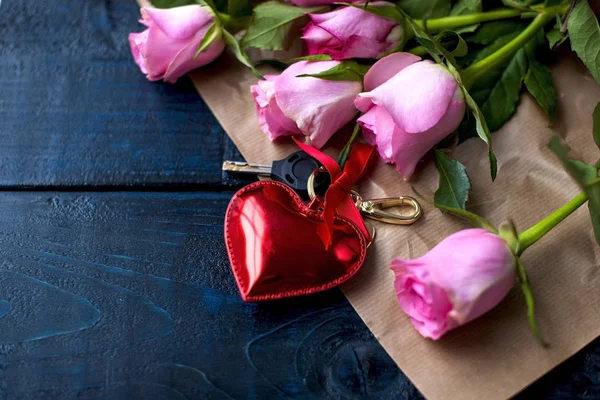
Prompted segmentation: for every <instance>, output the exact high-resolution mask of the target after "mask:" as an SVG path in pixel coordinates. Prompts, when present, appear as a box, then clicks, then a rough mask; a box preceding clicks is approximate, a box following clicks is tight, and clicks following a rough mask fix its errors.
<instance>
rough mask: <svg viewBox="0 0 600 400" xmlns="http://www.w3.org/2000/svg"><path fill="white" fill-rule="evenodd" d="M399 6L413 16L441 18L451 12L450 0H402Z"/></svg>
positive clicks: (417, 17) (418, 17)
mask: <svg viewBox="0 0 600 400" xmlns="http://www.w3.org/2000/svg"><path fill="white" fill-rule="evenodd" d="M397 4H398V7H400V8H401V9H402V10H404V11H405V12H406V13H407V14H408V15H410V17H411V18H416V19H426V18H427V19H429V18H441V17H445V16H447V15H448V14H450V6H451V4H450V0H427V1H424V0H400V1H399V2H398V3H397Z"/></svg>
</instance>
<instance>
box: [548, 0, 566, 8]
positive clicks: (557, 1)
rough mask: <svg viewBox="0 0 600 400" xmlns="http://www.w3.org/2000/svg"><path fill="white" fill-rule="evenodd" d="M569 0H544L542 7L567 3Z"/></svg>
mask: <svg viewBox="0 0 600 400" xmlns="http://www.w3.org/2000/svg"><path fill="white" fill-rule="evenodd" d="M568 1H569V0H546V1H544V8H548V7H554V6H558V5H561V4H564V3H568Z"/></svg>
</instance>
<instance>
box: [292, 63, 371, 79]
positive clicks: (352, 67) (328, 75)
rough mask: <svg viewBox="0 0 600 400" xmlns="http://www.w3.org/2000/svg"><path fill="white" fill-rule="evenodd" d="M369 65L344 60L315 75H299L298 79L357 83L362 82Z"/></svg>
mask: <svg viewBox="0 0 600 400" xmlns="http://www.w3.org/2000/svg"><path fill="white" fill-rule="evenodd" d="M369 67H370V65H362V64H359V63H357V62H356V61H354V60H344V61H342V62H340V63H339V64H338V65H336V66H335V67H333V68H330V69H328V70H325V71H321V72H318V73H316V74H301V75H298V78H304V77H313V78H321V79H325V80H327V81H358V82H362V80H363V77H364V76H365V74H366V73H367V71H368V70H369Z"/></svg>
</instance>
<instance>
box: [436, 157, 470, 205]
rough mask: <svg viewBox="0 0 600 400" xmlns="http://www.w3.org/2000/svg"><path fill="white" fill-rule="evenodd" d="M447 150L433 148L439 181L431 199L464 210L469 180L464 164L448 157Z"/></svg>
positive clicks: (467, 196)
mask: <svg viewBox="0 0 600 400" xmlns="http://www.w3.org/2000/svg"><path fill="white" fill-rule="evenodd" d="M447 152H448V150H445V149H441V150H440V149H436V150H434V153H435V166H436V168H437V170H438V172H439V174H440V183H439V186H438V189H437V190H436V192H435V195H434V197H433V201H434V202H435V204H442V205H444V206H448V207H451V208H458V209H461V210H464V209H465V205H466V202H467V199H468V198H469V191H470V190H471V181H470V180H469V176H468V175H467V170H466V168H465V166H464V165H462V164H461V163H460V162H458V161H456V160H453V159H451V158H449V157H448V155H447Z"/></svg>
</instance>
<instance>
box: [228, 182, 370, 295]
mask: <svg viewBox="0 0 600 400" xmlns="http://www.w3.org/2000/svg"><path fill="white" fill-rule="evenodd" d="M323 223H324V222H323V217H322V213H320V212H318V211H314V210H310V209H309V208H308V207H307V206H306V205H305V204H304V203H303V202H302V200H301V199H300V198H299V197H298V195H297V194H296V193H295V192H294V191H293V190H291V189H290V188H289V187H288V186H286V185H284V184H282V183H278V182H273V181H261V182H255V183H253V184H251V185H248V186H246V187H245V188H243V189H242V190H240V191H239V192H237V193H236V194H235V196H234V197H233V198H232V200H231V202H230V204H229V208H228V210H227V215H226V217H225V238H226V243H227V251H228V253H229V259H230V261H231V265H232V268H233V271H234V275H235V278H236V280H237V283H238V287H239V289H240V293H241V295H242V298H243V299H244V300H246V301H257V300H269V299H278V298H283V297H290V296H297V295H302V294H309V293H315V292H319V291H322V290H326V289H329V288H332V287H334V286H337V285H339V284H340V283H342V282H344V281H345V280H347V279H348V278H350V277H351V276H352V275H354V274H355V273H356V272H357V271H358V269H359V268H360V267H361V265H362V264H363V262H364V258H365V253H366V248H367V241H366V239H365V237H364V235H363V234H362V233H361V232H360V230H359V229H358V228H357V227H356V225H355V224H354V223H352V222H351V221H350V220H348V219H347V218H345V217H340V216H336V217H335V220H334V227H333V240H332V244H331V246H329V248H327V249H326V248H325V245H324V244H323V241H322V240H321V238H320V237H319V235H318V234H317V229H318V227H319V225H322V224H323Z"/></svg>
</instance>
